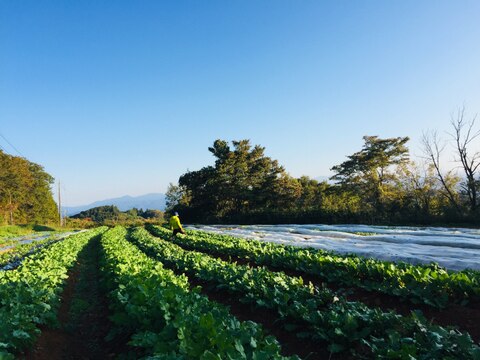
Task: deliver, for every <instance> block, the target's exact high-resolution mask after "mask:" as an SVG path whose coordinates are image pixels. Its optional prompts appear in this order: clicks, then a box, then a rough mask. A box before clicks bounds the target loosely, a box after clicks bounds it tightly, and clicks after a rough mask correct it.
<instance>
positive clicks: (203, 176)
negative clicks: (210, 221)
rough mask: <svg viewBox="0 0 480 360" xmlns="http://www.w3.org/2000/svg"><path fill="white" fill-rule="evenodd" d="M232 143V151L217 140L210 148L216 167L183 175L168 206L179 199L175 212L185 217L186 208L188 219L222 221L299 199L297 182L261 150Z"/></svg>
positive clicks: (173, 190) (242, 141)
mask: <svg viewBox="0 0 480 360" xmlns="http://www.w3.org/2000/svg"><path fill="white" fill-rule="evenodd" d="M232 143H233V149H231V148H230V147H229V145H228V144H227V142H225V141H223V140H216V141H215V142H214V144H213V147H210V148H209V151H210V152H211V153H212V154H213V155H214V156H215V157H216V161H215V166H208V167H204V168H202V169H200V170H198V171H192V172H188V173H186V174H184V175H182V176H181V177H180V179H179V187H178V188H171V191H170V193H171V196H169V197H167V198H168V199H169V201H170V202H169V205H173V201H175V199H182V200H183V203H182V202H180V200H177V201H178V202H177V204H178V205H179V206H177V207H175V209H176V210H179V211H181V212H182V213H185V210H184V209H185V208H186V210H187V212H188V215H187V217H188V218H201V217H202V218H205V217H207V218H208V217H210V218H221V217H225V216H230V215H231V214H242V213H248V212H250V211H254V210H259V209H275V208H278V207H284V206H287V205H288V204H289V203H290V202H291V201H295V200H296V199H297V198H298V197H299V195H300V185H299V183H298V181H296V180H295V179H293V178H291V177H290V176H289V175H288V174H287V173H286V172H285V169H284V168H283V167H282V166H280V165H279V164H278V161H277V160H272V159H271V158H269V157H267V156H265V154H264V150H265V149H264V148H263V147H260V146H259V145H256V146H254V147H253V148H252V146H251V145H250V142H249V140H240V141H233V142H232ZM179 191H181V192H180V193H179ZM186 201H188V204H185V202H186Z"/></svg>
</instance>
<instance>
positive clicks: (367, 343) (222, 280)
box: [131, 229, 480, 359]
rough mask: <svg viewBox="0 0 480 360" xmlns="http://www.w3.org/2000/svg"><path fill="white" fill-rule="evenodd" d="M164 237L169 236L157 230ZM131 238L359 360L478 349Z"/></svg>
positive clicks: (440, 332)
mask: <svg viewBox="0 0 480 360" xmlns="http://www.w3.org/2000/svg"><path fill="white" fill-rule="evenodd" d="M159 233H160V235H161V236H162V237H163V238H164V239H168V238H169V235H170V234H171V233H170V232H168V231H165V232H163V231H159ZM131 239H132V241H134V242H135V243H136V244H138V245H139V246H140V247H141V248H142V249H143V250H144V251H146V252H148V253H150V254H152V255H155V257H156V258H158V259H159V260H160V261H162V262H164V263H165V264H167V265H168V266H173V267H175V268H177V269H178V270H181V271H184V272H186V273H188V274H191V275H193V276H195V277H198V278H199V279H202V280H205V281H209V282H214V283H216V284H217V286H218V287H221V288H224V289H226V290H228V291H230V292H234V293H236V294H237V295H238V296H239V298H240V299H241V300H242V301H245V302H250V303H256V304H257V305H259V306H265V307H268V308H271V309H275V310H277V311H278V313H279V315H280V317H290V318H294V319H298V320H303V321H304V322H306V323H308V324H310V327H309V328H310V330H309V331H308V333H305V334H303V335H304V336H308V337H310V338H311V339H312V340H314V341H315V340H319V339H320V340H325V341H327V342H328V343H329V344H330V345H329V349H330V351H332V352H340V351H350V352H351V353H352V354H353V355H354V356H356V357H358V358H361V357H365V358H371V357H376V358H420V359H440V358H455V359H473V358H475V357H477V358H478V357H479V356H480V349H479V348H478V347H477V346H476V345H475V344H474V343H473V341H472V340H471V338H470V336H469V335H468V334H462V333H460V332H458V331H456V330H453V329H445V328H442V327H439V326H435V325H429V324H427V322H426V320H425V319H424V318H423V317H421V316H420V315H417V314H415V313H414V314H412V316H410V317H402V316H400V315H398V314H395V313H393V312H388V313H384V312H382V311H380V310H379V309H371V308H368V307H366V306H365V305H363V304H361V303H354V302H346V301H345V300H344V299H339V298H337V297H335V296H334V294H333V293H332V292H331V291H329V290H327V289H317V288H314V287H312V286H311V285H310V286H305V285H303V282H302V281H301V279H300V278H291V277H288V276H286V275H285V274H283V273H272V272H270V271H268V270H266V269H264V268H256V269H252V268H249V267H246V266H240V265H236V264H232V263H228V262H225V261H221V260H219V259H215V258H212V257H210V256H207V255H205V254H203V253H198V252H193V251H184V250H183V249H182V248H181V247H179V246H177V245H174V244H172V243H170V242H168V241H164V240H161V239H159V238H154V237H152V236H151V235H150V234H148V233H147V231H146V230H144V229H135V231H133V233H132V235H131Z"/></svg>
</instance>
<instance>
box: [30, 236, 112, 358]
mask: <svg viewBox="0 0 480 360" xmlns="http://www.w3.org/2000/svg"><path fill="white" fill-rule="evenodd" d="M99 272H100V269H99V243H98V238H94V239H92V240H91V241H90V243H89V244H88V245H87V246H86V247H85V249H84V250H82V252H81V253H80V254H79V257H78V260H77V262H76V264H75V265H74V267H73V268H72V269H71V270H70V271H69V273H68V279H67V280H66V284H65V287H64V291H63V293H62V296H61V305H60V308H59V311H58V320H59V324H60V326H59V328H58V329H48V328H43V329H41V330H42V332H41V335H40V336H39V338H38V340H37V342H36V344H35V346H34V348H33V349H32V350H31V351H30V352H28V353H26V354H25V356H24V358H25V359H28V360H30V359H31V360H86V359H110V358H113V357H115V356H116V355H117V354H116V352H115V348H116V344H111V343H108V342H106V341H105V337H106V336H107V334H108V332H109V329H110V321H109V319H108V303H107V299H106V297H105V294H104V293H103V291H102V289H101V286H100V280H99V275H100V274H99Z"/></svg>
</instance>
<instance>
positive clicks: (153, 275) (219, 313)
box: [102, 227, 298, 360]
mask: <svg viewBox="0 0 480 360" xmlns="http://www.w3.org/2000/svg"><path fill="white" fill-rule="evenodd" d="M125 236H126V231H125V229H124V228H120V227H117V228H114V229H111V230H109V231H108V232H107V233H105V234H104V235H103V237H102V246H103V249H104V256H103V261H102V262H103V268H104V269H105V282H106V284H107V286H108V288H109V292H110V299H111V301H112V306H111V308H112V311H113V316H112V319H113V322H114V324H115V326H116V331H117V333H118V332H120V333H122V334H133V335H131V340H130V345H132V346H135V347H137V348H141V349H143V350H144V355H145V356H147V357H148V358H150V359H272V360H274V359H278V360H281V359H285V360H286V359H298V358H297V357H289V358H287V357H283V356H281V355H280V347H279V345H278V343H277V341H276V340H275V339H274V338H273V337H271V336H266V335H265V334H264V333H263V330H262V329H261V328H260V326H259V325H257V324H255V323H253V322H250V321H247V322H240V321H239V320H237V319H236V318H234V317H233V316H232V315H231V314H229V312H228V310H227V309H226V308H225V307H223V306H221V305H218V304H216V303H214V302H211V301H209V300H208V298H207V297H205V296H202V295H200V294H199V291H198V289H193V290H190V285H189V283H188V279H187V278H186V277H185V276H184V275H183V276H176V275H175V274H174V273H173V272H172V271H171V270H167V269H165V268H164V267H163V265H162V264H161V263H158V262H156V261H154V260H152V259H150V258H148V257H147V256H146V255H145V254H143V253H142V252H141V251H139V249H138V248H136V247H135V246H133V245H132V244H130V243H128V242H127V241H126V239H125Z"/></svg>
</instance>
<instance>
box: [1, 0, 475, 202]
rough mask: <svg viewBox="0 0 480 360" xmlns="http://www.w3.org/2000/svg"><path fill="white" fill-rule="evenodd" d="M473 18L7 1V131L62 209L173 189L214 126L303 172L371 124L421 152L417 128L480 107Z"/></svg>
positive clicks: (380, 7) (446, 9) (294, 4)
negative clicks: (58, 190) (53, 184)
mask: <svg viewBox="0 0 480 360" xmlns="http://www.w3.org/2000/svg"><path fill="white" fill-rule="evenodd" d="M479 16H480V2H478V1H453V0H452V1H400V0H398V1H353V0H352V1H329V2H327V1H293V0H290V1H281V0H272V1H168V2H167V1H163V2H162V1H47V0H45V1H22V0H18V1H14V0H1V1H0V134H1V135H3V136H5V138H6V139H8V140H9V142H10V143H12V144H13V145H14V146H15V148H16V149H18V150H19V151H20V153H21V154H22V155H23V156H25V157H26V158H28V159H29V160H31V161H34V162H37V163H39V164H41V165H43V166H44V167H45V170H46V171H47V172H49V173H50V174H51V175H53V176H54V177H55V179H56V180H60V181H61V182H62V188H63V195H64V199H65V203H66V205H81V204H87V203H90V202H93V201H96V200H101V199H105V198H110V197H117V196H122V195H142V194H146V193H149V192H165V191H166V189H167V186H168V183H170V182H174V183H175V182H176V181H177V180H178V177H179V176H180V175H181V174H183V173H184V172H186V171H187V170H197V169H199V168H201V167H203V166H206V165H210V164H212V163H213V161H214V159H213V157H212V156H211V154H210V153H209V152H208V150H207V148H208V146H211V144H212V143H213V141H214V140H215V139H218V138H220V139H224V140H228V141H231V140H239V139H245V138H248V139H250V140H251V142H252V143H253V144H260V145H262V146H264V147H266V154H267V155H268V156H271V157H272V158H274V159H277V160H279V162H280V163H281V164H282V165H284V166H285V168H286V169H287V171H288V172H289V173H290V174H291V175H293V176H296V177H298V176H301V175H308V176H311V177H318V176H328V175H330V174H331V173H330V170H329V169H330V168H331V167H332V166H334V165H337V164H339V163H341V162H342V161H344V160H345V157H346V156H347V155H349V154H352V153H353V152H355V151H358V150H360V148H361V146H362V144H363V140H362V136H364V135H378V136H380V137H396V136H410V138H411V141H410V143H409V147H410V149H411V152H412V153H413V154H419V153H420V151H419V149H420V146H419V140H420V138H421V135H422V131H424V130H427V129H437V130H438V131H439V132H440V133H441V134H444V132H445V131H447V130H448V129H449V127H450V125H449V121H450V115H451V114H452V113H454V112H455V111H456V110H457V109H458V108H459V107H461V106H463V105H465V107H466V110H467V116H473V115H475V114H476V113H478V112H480V66H479V65H478V64H480V41H479V39H480V23H479V22H478V18H479ZM0 145H1V146H2V148H4V149H5V150H7V151H8V152H9V153H11V154H14V155H18V153H17V152H16V150H15V149H13V148H11V147H10V145H9V144H8V143H6V142H5V141H4V139H3V138H0ZM476 145H478V144H476ZM479 148H480V147H479Z"/></svg>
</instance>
